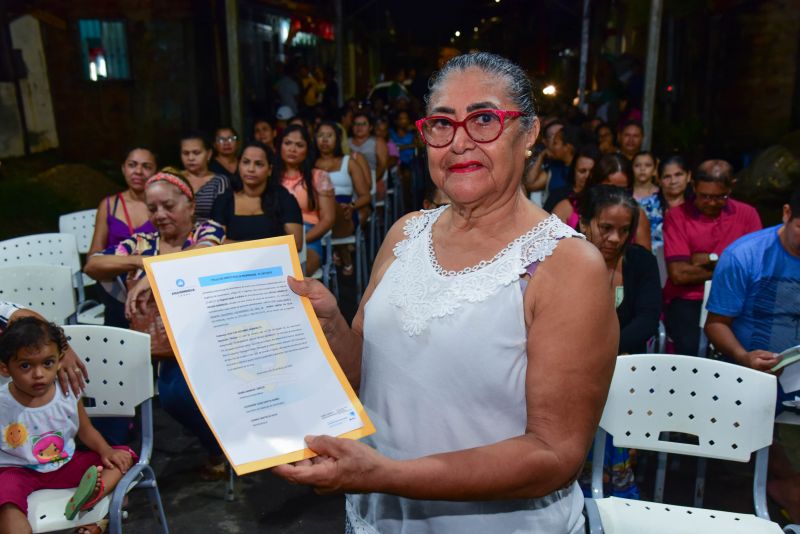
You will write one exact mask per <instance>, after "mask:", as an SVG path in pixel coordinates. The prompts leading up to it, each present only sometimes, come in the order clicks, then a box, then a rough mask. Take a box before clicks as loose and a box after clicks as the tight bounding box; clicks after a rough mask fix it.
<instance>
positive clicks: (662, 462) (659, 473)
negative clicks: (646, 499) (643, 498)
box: [653, 452, 667, 502]
mask: <svg viewBox="0 0 800 534" xmlns="http://www.w3.org/2000/svg"><path fill="white" fill-rule="evenodd" d="M666 478H667V453H666V452H660V453H658V466H657V467H656V483H655V488H653V501H655V502H664V481H665V479H666Z"/></svg>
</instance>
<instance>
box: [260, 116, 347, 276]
mask: <svg viewBox="0 0 800 534" xmlns="http://www.w3.org/2000/svg"><path fill="white" fill-rule="evenodd" d="M278 150H279V157H278V158H277V161H276V162H275V166H274V167H273V171H272V173H273V174H272V176H273V179H276V180H279V181H280V183H281V185H283V187H285V188H286V190H287V191H289V192H290V193H291V194H292V195H293V196H294V198H295V199H297V203H298V204H299V205H300V210H301V211H302V212H303V226H305V230H306V246H307V247H308V257H307V260H306V272H307V273H309V274H310V273H313V272H314V271H316V270H317V269H319V267H320V265H321V264H322V258H323V257H324V255H323V251H322V243H321V241H320V240H321V238H322V236H324V235H325V234H326V233H327V232H328V231H329V230H330V229H331V228H332V227H333V223H334V221H335V220H336V198H335V197H334V188H333V184H332V183H331V179H330V176H328V173H327V172H325V171H323V170H321V169H315V168H314V163H315V162H316V160H317V157H316V155H315V154H314V153H313V152H314V145H313V143H312V142H311V138H310V137H309V135H308V131H307V130H306V129H305V128H304V127H302V126H298V125H294V124H293V125H291V126H288V127H287V128H286V129H285V130H284V131H283V133H282V134H281V137H280V139H279V140H278ZM309 191H311V194H309Z"/></svg>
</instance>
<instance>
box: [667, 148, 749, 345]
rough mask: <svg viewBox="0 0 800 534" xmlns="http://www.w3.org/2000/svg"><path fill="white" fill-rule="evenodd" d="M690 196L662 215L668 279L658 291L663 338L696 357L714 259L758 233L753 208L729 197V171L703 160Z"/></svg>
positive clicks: (723, 164)
mask: <svg viewBox="0 0 800 534" xmlns="http://www.w3.org/2000/svg"><path fill="white" fill-rule="evenodd" d="M693 186H694V192H695V196H694V198H693V199H689V200H687V201H686V202H684V203H683V204H681V205H680V206H678V207H676V208H675V209H671V210H669V211H668V212H667V216H666V217H665V219H664V257H665V259H666V261H667V273H668V275H669V278H668V280H667V283H666V286H665V287H664V302H665V304H666V314H665V325H666V327H667V334H668V335H669V336H670V337H671V338H672V340H673V342H674V344H675V352H676V353H678V354H697V351H698V345H699V343H700V328H699V323H700V311H701V308H702V305H703V286H704V284H705V282H706V280H711V277H712V275H713V274H714V268H715V267H716V265H717V261H718V260H719V255H720V254H722V251H723V250H725V248H726V247H727V246H728V245H730V244H731V243H733V242H734V241H735V240H736V239H738V238H740V237H742V236H743V235H745V234H749V233H750V232H755V231H757V230H761V219H760V218H759V216H758V213H757V212H756V210H755V209H754V208H753V207H752V206H750V205H748V204H745V203H744V202H739V201H736V200H733V199H731V198H729V196H730V193H731V189H732V186H733V169H732V168H731V165H730V163H728V162H727V161H723V160H708V161H705V162H703V163H702V164H700V166H699V167H698V169H697V171H696V172H695V173H694V179H693Z"/></svg>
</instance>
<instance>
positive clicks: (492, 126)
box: [415, 109, 525, 148]
mask: <svg viewBox="0 0 800 534" xmlns="http://www.w3.org/2000/svg"><path fill="white" fill-rule="evenodd" d="M523 115H525V113H523V112H521V111H503V110H500V109H481V110H479V111H475V112H473V113H470V114H469V115H467V116H466V117H465V118H464V120H463V121H455V120H453V119H451V118H450V117H445V116H444V115H434V116H432V117H425V118H424V119H419V120H418V121H417V122H416V123H415V124H416V125H417V130H419V134H420V135H421V136H422V140H423V141H425V144H427V145H428V146H430V147H433V148H442V147H446V146H447V145H449V144H450V143H452V142H453V139H455V136H456V130H457V129H458V127H459V126H463V127H464V131H466V132H467V135H468V136H469V138H470V139H472V140H473V141H475V142H476V143H491V142H492V141H494V140H495V139H497V138H498V137H500V134H502V133H503V129H504V127H505V122H506V118H509V119H514V118H517V117H522V116H523Z"/></svg>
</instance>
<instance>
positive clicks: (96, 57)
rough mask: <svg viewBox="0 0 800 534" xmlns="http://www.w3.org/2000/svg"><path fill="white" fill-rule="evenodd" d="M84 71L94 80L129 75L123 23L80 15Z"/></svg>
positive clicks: (117, 78) (121, 78)
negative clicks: (85, 17) (81, 16)
mask: <svg viewBox="0 0 800 534" xmlns="http://www.w3.org/2000/svg"><path fill="white" fill-rule="evenodd" d="M78 29H79V31H80V39H81V56H82V63H83V74H84V77H85V78H86V79H87V80H91V81H93V82H97V81H101V80H127V79H130V77H131V73H130V66H129V64H128V42H127V37H126V35H125V23H124V22H120V21H107V20H93V19H83V20H79V21H78Z"/></svg>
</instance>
